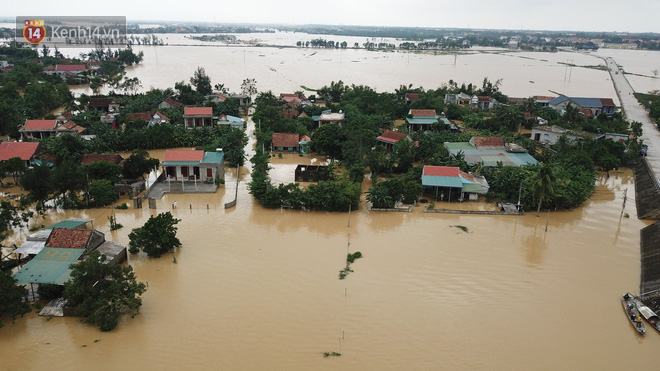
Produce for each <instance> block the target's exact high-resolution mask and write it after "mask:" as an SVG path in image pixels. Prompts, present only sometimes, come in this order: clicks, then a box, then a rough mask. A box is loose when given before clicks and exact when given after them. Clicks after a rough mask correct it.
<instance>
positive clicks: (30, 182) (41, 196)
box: [20, 166, 54, 204]
mask: <svg viewBox="0 0 660 371" xmlns="http://www.w3.org/2000/svg"><path fill="white" fill-rule="evenodd" d="M20 183H21V187H23V189H25V190H26V191H28V192H30V196H31V197H32V198H33V199H34V200H35V201H37V202H38V203H39V204H43V202H44V201H46V200H47V199H48V196H49V195H50V193H51V192H52V191H53V189H54V186H53V179H52V172H51V170H50V168H49V167H48V166H35V167H33V168H32V169H28V170H26V171H25V172H24V173H23V175H22V176H21V179H20Z"/></svg>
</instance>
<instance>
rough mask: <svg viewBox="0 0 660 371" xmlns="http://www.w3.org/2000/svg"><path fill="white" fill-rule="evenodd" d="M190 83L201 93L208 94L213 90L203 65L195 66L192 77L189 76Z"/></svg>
mask: <svg viewBox="0 0 660 371" xmlns="http://www.w3.org/2000/svg"><path fill="white" fill-rule="evenodd" d="M190 83H191V84H192V85H193V86H194V87H195V90H197V92H198V93H200V94H201V95H209V94H211V93H212V92H213V89H212V88H211V78H210V77H209V76H208V75H207V74H206V71H205V70H204V67H197V70H196V71H195V73H194V74H193V77H191V78H190Z"/></svg>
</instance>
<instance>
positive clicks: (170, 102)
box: [158, 97, 183, 109]
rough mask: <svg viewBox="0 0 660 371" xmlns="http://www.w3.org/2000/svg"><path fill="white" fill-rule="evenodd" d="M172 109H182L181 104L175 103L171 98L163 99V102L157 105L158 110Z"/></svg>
mask: <svg viewBox="0 0 660 371" xmlns="http://www.w3.org/2000/svg"><path fill="white" fill-rule="evenodd" d="M172 107H183V103H180V102H177V101H176V100H174V98H172V97H167V98H165V100H164V101H162V102H160V104H159V105H158V108H159V109H165V108H172Z"/></svg>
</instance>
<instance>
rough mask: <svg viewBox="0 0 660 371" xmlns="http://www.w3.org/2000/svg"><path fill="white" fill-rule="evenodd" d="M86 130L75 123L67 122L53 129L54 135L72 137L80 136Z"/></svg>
mask: <svg viewBox="0 0 660 371" xmlns="http://www.w3.org/2000/svg"><path fill="white" fill-rule="evenodd" d="M85 130H87V129H86V128H84V127H82V126H80V125H78V124H76V123H75V122H73V121H71V120H69V121H67V122H65V123H63V124H59V125H57V128H55V133H56V135H58V136H59V135H73V136H78V135H80V134H82V132H83V131H85Z"/></svg>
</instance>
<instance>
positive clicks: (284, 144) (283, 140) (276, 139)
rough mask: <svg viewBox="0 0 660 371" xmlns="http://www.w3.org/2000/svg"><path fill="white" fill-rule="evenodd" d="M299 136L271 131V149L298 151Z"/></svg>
mask: <svg viewBox="0 0 660 371" xmlns="http://www.w3.org/2000/svg"><path fill="white" fill-rule="evenodd" d="M299 140H300V136H299V135H298V134H290V133H273V140H272V142H271V151H283V152H298V149H299V148H298V147H299Z"/></svg>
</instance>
